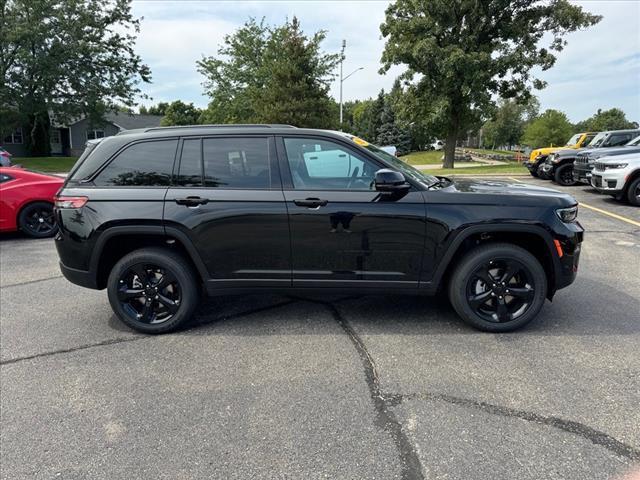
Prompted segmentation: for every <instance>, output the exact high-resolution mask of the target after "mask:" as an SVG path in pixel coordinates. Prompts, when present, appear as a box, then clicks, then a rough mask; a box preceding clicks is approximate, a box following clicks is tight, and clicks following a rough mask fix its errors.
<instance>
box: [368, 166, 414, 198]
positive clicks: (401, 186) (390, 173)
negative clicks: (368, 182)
mask: <svg viewBox="0 0 640 480" xmlns="http://www.w3.org/2000/svg"><path fill="white" fill-rule="evenodd" d="M374 183H375V186H376V190H377V191H378V192H382V193H400V192H407V191H408V190H409V189H410V188H411V185H410V184H409V183H408V182H407V181H406V180H405V178H404V175H402V174H401V173H400V172H396V171H395V170H390V169H388V168H383V169H380V170H378V171H377V172H376V175H375V180H374Z"/></svg>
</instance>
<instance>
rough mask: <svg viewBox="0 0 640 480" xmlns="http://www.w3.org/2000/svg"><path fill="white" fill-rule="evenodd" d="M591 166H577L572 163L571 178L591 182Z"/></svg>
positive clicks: (581, 181)
mask: <svg viewBox="0 0 640 480" xmlns="http://www.w3.org/2000/svg"><path fill="white" fill-rule="evenodd" d="M591 170H592V169H591V168H586V169H585V168H579V167H576V166H575V165H574V167H573V179H574V180H575V181H576V182H580V183H586V184H587V185H589V184H590V183H591Z"/></svg>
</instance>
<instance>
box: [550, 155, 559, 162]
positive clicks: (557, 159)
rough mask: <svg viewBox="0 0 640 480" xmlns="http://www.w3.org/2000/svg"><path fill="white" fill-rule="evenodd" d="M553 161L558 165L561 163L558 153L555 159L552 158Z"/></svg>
mask: <svg viewBox="0 0 640 480" xmlns="http://www.w3.org/2000/svg"><path fill="white" fill-rule="evenodd" d="M551 161H552V162H553V163H558V162H559V161H560V155H558V154H557V153H556V154H555V155H554V156H553V157H551Z"/></svg>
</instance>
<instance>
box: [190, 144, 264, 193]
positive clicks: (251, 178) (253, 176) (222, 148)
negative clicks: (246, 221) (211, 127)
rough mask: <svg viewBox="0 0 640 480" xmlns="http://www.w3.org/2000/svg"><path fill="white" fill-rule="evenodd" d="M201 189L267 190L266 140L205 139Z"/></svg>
mask: <svg viewBox="0 0 640 480" xmlns="http://www.w3.org/2000/svg"><path fill="white" fill-rule="evenodd" d="M202 158H203V163H204V186H205V187H213V188H253V189H268V188H271V162H270V160H269V139H268V138H240V137H236V138H205V139H204V140H203V143H202Z"/></svg>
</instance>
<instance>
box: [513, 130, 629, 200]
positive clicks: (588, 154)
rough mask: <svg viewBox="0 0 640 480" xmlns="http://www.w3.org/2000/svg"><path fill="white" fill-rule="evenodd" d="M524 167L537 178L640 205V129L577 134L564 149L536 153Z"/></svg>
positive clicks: (544, 150)
mask: <svg viewBox="0 0 640 480" xmlns="http://www.w3.org/2000/svg"><path fill="white" fill-rule="evenodd" d="M524 166H525V167H526V168H527V169H528V170H529V173H531V175H532V176H534V177H537V178H542V179H544V180H552V181H554V182H556V183H558V184H560V185H564V186H571V185H578V184H587V185H591V186H592V187H593V188H595V189H596V190H598V191H599V192H601V193H607V194H609V195H612V196H614V197H615V198H616V199H617V200H626V201H628V202H629V203H631V204H632V205H637V206H640V129H632V130H611V131H606V132H599V133H594V132H583V133H577V134H576V135H574V136H573V137H572V138H571V139H570V140H569V142H567V145H565V146H564V147H549V148H540V149H537V150H533V151H532V152H531V156H530V157H529V161H528V162H525V163H524Z"/></svg>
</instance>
